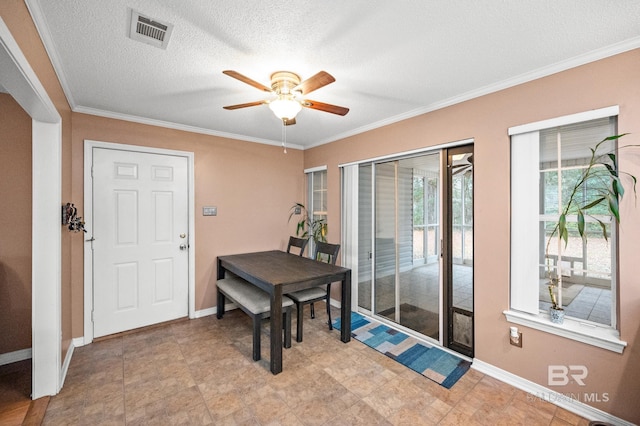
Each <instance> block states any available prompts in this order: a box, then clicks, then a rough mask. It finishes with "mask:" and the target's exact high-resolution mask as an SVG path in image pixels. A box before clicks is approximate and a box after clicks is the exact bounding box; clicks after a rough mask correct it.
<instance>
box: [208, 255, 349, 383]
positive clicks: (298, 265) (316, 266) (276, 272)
mask: <svg viewBox="0 0 640 426" xmlns="http://www.w3.org/2000/svg"><path fill="white" fill-rule="evenodd" d="M227 271H229V272H232V273H233V274H235V275H237V276H239V277H241V278H243V279H244V280H246V281H248V282H250V283H251V284H253V285H255V286H256V287H258V288H260V289H262V290H264V291H265V292H267V293H268V294H269V296H270V303H271V315H270V333H269V334H270V353H271V356H270V363H271V373H273V374H278V373H280V372H282V343H283V342H282V331H281V330H282V296H283V295H285V294H287V293H291V292H294V291H297V290H303V289H306V288H310V287H314V286H318V285H323V284H328V283H332V282H338V281H340V282H341V283H342V286H341V287H342V289H341V307H340V320H341V326H340V340H341V341H342V342H344V343H347V342H349V341H350V340H351V269H349V268H344V267H341V266H337V265H332V264H330V263H325V262H320V261H316V260H313V259H309V258H306V257H303V256H299V255H294V254H291V253H286V252H284V251H280V250H271V251H261V252H254V253H241V254H232V255H226V256H218V271H217V277H218V279H219V280H220V279H223V278H224V277H225V273H226V272H227ZM220 303H221V302H220V300H218V306H217V309H218V312H224V307H223V306H220Z"/></svg>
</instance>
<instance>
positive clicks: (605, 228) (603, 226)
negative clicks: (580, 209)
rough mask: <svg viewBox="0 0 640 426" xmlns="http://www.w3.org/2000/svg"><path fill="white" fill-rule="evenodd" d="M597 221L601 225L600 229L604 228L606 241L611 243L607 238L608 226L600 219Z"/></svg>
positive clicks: (603, 233) (603, 234) (603, 232)
mask: <svg viewBox="0 0 640 426" xmlns="http://www.w3.org/2000/svg"><path fill="white" fill-rule="evenodd" d="M596 221H597V222H598V223H599V224H600V228H602V236H603V237H604V240H605V241H609V238H608V237H607V225H605V224H604V222H602V221H601V220H600V219H596Z"/></svg>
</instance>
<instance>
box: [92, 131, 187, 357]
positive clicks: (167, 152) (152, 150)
mask: <svg viewBox="0 0 640 426" xmlns="http://www.w3.org/2000/svg"><path fill="white" fill-rule="evenodd" d="M93 148H104V149H114V150H119V151H135V152H142V153H148V154H163V155H174V156H179V157H186V158H187V162H188V168H189V170H188V172H187V181H188V185H189V190H188V192H189V193H188V194H187V195H188V208H189V212H188V221H189V224H188V226H189V229H188V235H189V248H188V252H189V283H188V285H189V318H191V319H193V318H195V248H196V243H195V232H194V230H195V204H194V203H195V201H194V200H195V197H194V182H195V180H194V154H193V152H187V151H175V150H170V149H160V148H151V147H146V146H136V145H124V144H118V143H111V142H100V141H92V140H85V141H84V219H85V224H86V226H85V227H86V229H87V234H86V238H85V242H84V344H85V345H86V344H89V343H91V342H92V341H93V320H92V318H91V312H93V250H92V249H91V241H90V240H91V238H92V235H91V232H92V230H93V224H92V223H91V221H92V220H93V185H92V182H91V167H92V165H93Z"/></svg>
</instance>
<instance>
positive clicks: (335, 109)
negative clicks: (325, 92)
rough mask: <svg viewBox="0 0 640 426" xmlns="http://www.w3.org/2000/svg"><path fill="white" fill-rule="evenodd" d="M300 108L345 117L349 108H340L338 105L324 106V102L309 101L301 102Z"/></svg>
mask: <svg viewBox="0 0 640 426" xmlns="http://www.w3.org/2000/svg"><path fill="white" fill-rule="evenodd" d="M302 106H303V107H306V108H311V109H317V110H320V111H324V112H330V113H331V114H337V115H347V113H348V112H349V108H345V107H341V106H338V105H331V104H325V103H324V102H318V101H311V100H309V99H305V100H304V101H302Z"/></svg>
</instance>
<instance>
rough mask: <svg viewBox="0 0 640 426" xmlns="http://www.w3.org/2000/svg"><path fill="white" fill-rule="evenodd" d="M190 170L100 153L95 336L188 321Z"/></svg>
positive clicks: (178, 161) (156, 157)
mask: <svg viewBox="0 0 640 426" xmlns="http://www.w3.org/2000/svg"><path fill="white" fill-rule="evenodd" d="M187 164H188V162H187V159H186V158H185V157H179V156H171V155H160V154H149V153H140V152H131V151H118V150H112V149H103V148H93V216H94V217H93V237H94V239H95V240H94V241H93V243H92V244H93V262H94V277H93V286H94V287H93V295H94V302H93V308H94V312H93V320H94V336H95V337H100V336H104V335H107V334H113V333H117V332H121V331H125V330H131V329H134V328H138V327H142V326H146V325H150V324H155V323H158V322H163V321H168V320H172V319H176V318H180V317H184V316H186V315H187V313H188V251H187V250H185V248H186V247H187V245H188V235H187V231H188V180H187V174H188V165H187Z"/></svg>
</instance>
